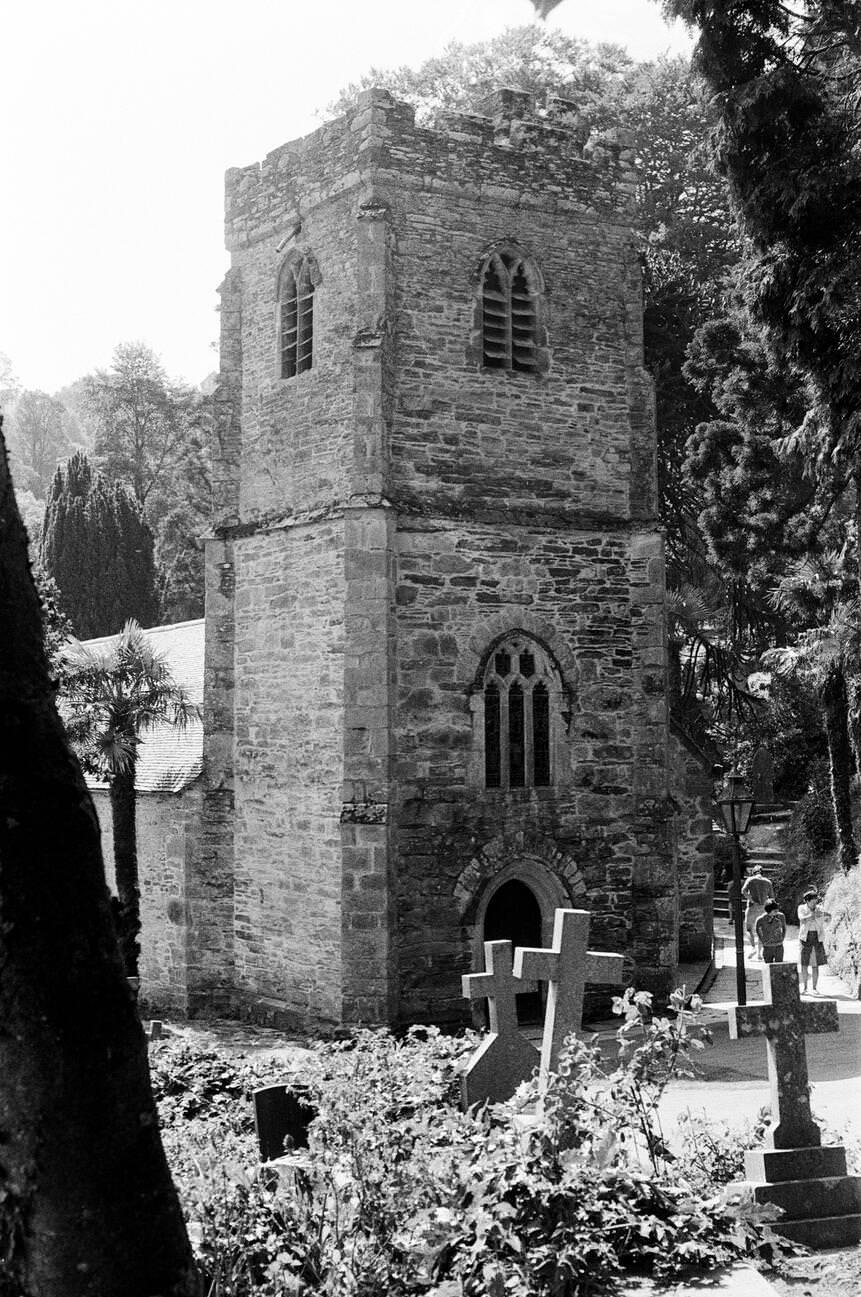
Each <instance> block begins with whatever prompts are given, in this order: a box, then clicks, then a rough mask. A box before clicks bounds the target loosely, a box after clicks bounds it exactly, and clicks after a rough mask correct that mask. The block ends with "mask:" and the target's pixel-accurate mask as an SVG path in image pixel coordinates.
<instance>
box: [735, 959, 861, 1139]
mask: <svg viewBox="0 0 861 1297" xmlns="http://www.w3.org/2000/svg"><path fill="white" fill-rule="evenodd" d="M762 978H763V990H764V993H765V999H764V1001H763V1002H762V1003H761V1004H748V1005H744V1006H742V1005H735V1006H734V1007H733V1008H731V1009H729V1010H728V1012H729V1034H730V1038H731V1039H732V1040H739V1039H741V1038H742V1037H743V1036H765V1040H766V1045H767V1048H768V1079H769V1083H770V1085H771V1126H770V1127H769V1130H768V1131H767V1132H766V1144H767V1146H768V1147H769V1148H809V1147H811V1146H818V1145H819V1144H820V1143H821V1142H822V1136H821V1133H820V1130H819V1127H818V1126H817V1125H816V1122H815V1121H814V1120H813V1117H812V1116H811V1113H810V1083H809V1081H808V1076H807V1048H806V1045H805V1041H804V1037H805V1035H810V1034H813V1033H816V1032H824V1031H839V1030H840V1025H839V1022H838V1018H837V1005H836V1004H835V1002H834V1001H833V1000H821V1001H819V1003H809V1004H802V1002H801V996H800V994H799V991H798V970H797V968H796V967H795V965H794V964H766V965H765V967H764V968H763V970H762Z"/></svg>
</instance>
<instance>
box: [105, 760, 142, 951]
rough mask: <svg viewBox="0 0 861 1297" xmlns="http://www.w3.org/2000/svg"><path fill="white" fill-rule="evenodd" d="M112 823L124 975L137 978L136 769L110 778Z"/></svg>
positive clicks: (138, 921) (139, 903) (118, 922)
mask: <svg viewBox="0 0 861 1297" xmlns="http://www.w3.org/2000/svg"><path fill="white" fill-rule="evenodd" d="M110 797H111V822H112V824H113V827H114V867H115V871H116V882H117V894H118V898H119V904H118V906H117V911H116V914H117V927H118V928H119V938H120V949H121V951H122V955H123V963H124V964H125V969H126V976H127V977H137V976H138V957H139V955H140V945H139V943H138V933H139V932H140V928H141V894H140V883H139V880H138V846H137V819H136V814H135V809H136V808H135V767H134V763H132V765H131V766H130V767H129V768H128V769H127V770H120V771H118V772H117V773H116V774H115V775H114V776H113V777H112V779H111V786H110Z"/></svg>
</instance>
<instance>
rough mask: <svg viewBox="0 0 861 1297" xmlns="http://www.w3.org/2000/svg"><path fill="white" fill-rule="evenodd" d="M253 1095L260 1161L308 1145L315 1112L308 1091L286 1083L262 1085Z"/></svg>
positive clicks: (269, 1160)
mask: <svg viewBox="0 0 861 1297" xmlns="http://www.w3.org/2000/svg"><path fill="white" fill-rule="evenodd" d="M253 1097H254V1128H255V1130H256V1132H257V1146H258V1148H259V1150H260V1160H261V1162H271V1161H272V1160H273V1158H278V1157H283V1155H284V1153H285V1152H287V1151H289V1149H291V1148H307V1147H308V1126H309V1124H310V1123H311V1122H312V1121H313V1119H314V1117H315V1115H316V1113H315V1109H314V1105H313V1103H311V1101H310V1099H309V1097H308V1094H307V1091H305V1090H304V1089H303V1088H302V1087H300V1086H291V1085H289V1084H281V1085H265V1086H262V1087H261V1089H259V1090H255V1091H254V1096H253Z"/></svg>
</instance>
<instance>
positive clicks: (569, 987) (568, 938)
mask: <svg viewBox="0 0 861 1297" xmlns="http://www.w3.org/2000/svg"><path fill="white" fill-rule="evenodd" d="M588 941H589V911H588V910H557V911H556V917H555V919H554V922H553V945H552V946H551V948H550V949H549V950H537V949H535V948H534V947H532V946H521V947H518V950H517V953H516V954H515V957H514V975H515V977H521V978H523V979H524V981H529V982H533V981H535V982H546V983H547V1008H546V1010H545V1014H544V1039H543V1042H542V1046H541V1070H540V1084H541V1087H542V1089H543V1088H544V1087H545V1086H546V1085H547V1075H548V1073H549V1072H551V1071H553V1070H554V1069H555V1068H556V1065H557V1063H558V1061H559V1051H560V1049H561V1048H562V1045H563V1043H564V1041H565V1037H566V1036H570V1035H571V1033H572V1031H579V1030H580V1023H581V1019H582V1017H583V991H584V989H585V986H586V983H587V982H614V983H618V982H621V981H622V965H623V962H624V961H623V959H622V956H621V955H611V954H607V953H604V952H603V951H595V950H587V949H586V946H587V943H588Z"/></svg>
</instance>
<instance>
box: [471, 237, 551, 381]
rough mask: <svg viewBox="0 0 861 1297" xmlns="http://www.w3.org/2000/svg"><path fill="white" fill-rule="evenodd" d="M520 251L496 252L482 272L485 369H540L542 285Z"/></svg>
mask: <svg viewBox="0 0 861 1297" xmlns="http://www.w3.org/2000/svg"><path fill="white" fill-rule="evenodd" d="M536 281H537V275H536V272H535V270H534V268H533V267H532V266H531V265H530V264H529V262H528V261H527V260H526V258H524V257H523V256H522V255H520V254H519V253H518V252H516V251H512V250H507V249H506V250H499V251H496V252H492V253H491V254H490V256H489V257H488V258H487V260H486V261H485V263H484V268H483V271H482V275H481V352H482V364H483V365H484V368H485V369H510V370H521V371H523V372H526V373H534V372H536V371H537V369H538V367H539V365H538V307H539V295H540V290H539V285H538V283H537V282H536Z"/></svg>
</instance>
